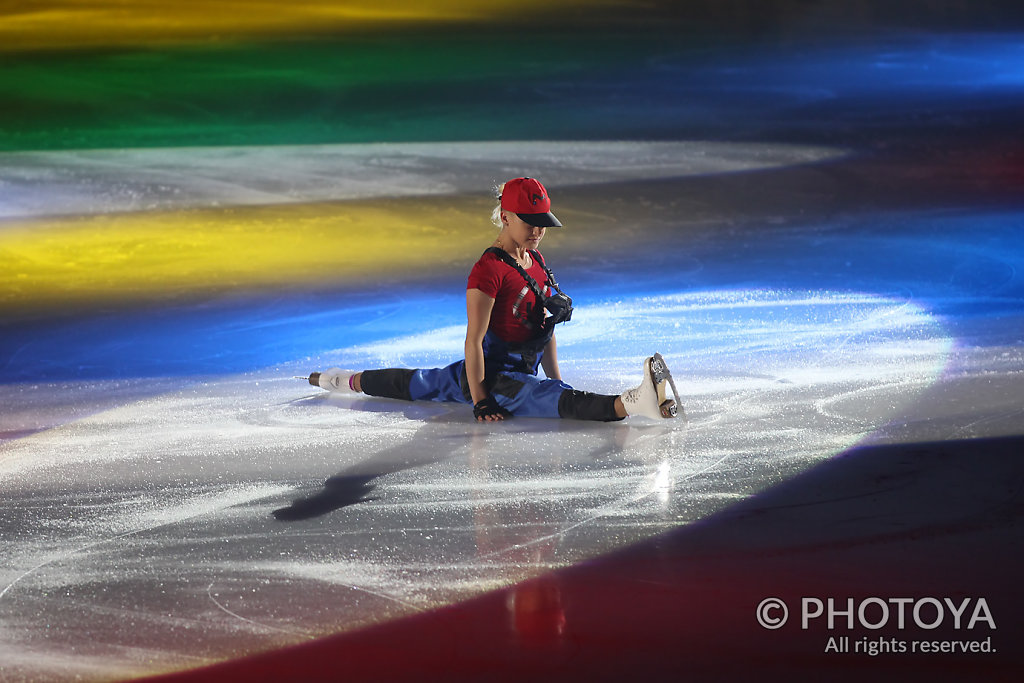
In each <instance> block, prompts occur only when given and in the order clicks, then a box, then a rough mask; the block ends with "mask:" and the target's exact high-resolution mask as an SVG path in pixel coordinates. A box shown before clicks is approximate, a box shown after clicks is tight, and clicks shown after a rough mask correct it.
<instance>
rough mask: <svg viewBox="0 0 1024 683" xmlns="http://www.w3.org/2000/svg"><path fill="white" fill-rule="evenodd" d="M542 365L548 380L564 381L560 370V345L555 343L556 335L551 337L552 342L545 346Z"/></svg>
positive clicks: (541, 360)
mask: <svg viewBox="0 0 1024 683" xmlns="http://www.w3.org/2000/svg"><path fill="white" fill-rule="evenodd" d="M540 365H541V367H542V368H544V374H545V375H547V377H548V379H562V371H561V370H559V369H558V345H557V344H556V343H555V337H554V335H552V336H551V341H549V342H548V343H547V344H545V345H544V356H543V357H542V358H541V359H540Z"/></svg>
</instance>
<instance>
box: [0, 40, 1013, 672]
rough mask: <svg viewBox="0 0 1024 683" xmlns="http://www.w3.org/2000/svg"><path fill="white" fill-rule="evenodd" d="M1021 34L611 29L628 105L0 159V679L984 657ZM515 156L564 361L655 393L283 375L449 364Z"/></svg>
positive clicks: (1003, 528) (1003, 398)
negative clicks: (424, 136) (719, 51)
mask: <svg viewBox="0 0 1024 683" xmlns="http://www.w3.org/2000/svg"><path fill="white" fill-rule="evenodd" d="M1022 35H1024V34H1022ZM1019 38H1020V35H1018V34H1007V35H1004V36H1002V37H1000V38H999V39H995V38H988V39H982V38H979V37H978V36H976V35H969V36H950V35H942V36H930V35H921V34H914V35H912V36H910V37H899V38H897V37H894V36H889V37H888V38H887V39H886V42H885V44H884V45H881V44H879V43H876V42H873V41H866V40H865V41H860V42H858V41H849V42H848V43H846V44H844V45H843V46H841V47H822V46H817V47H815V48H814V49H813V50H811V48H805V51H804V52H798V51H795V50H794V48H791V47H780V48H776V49H773V50H771V51H768V53H767V54H760V53H758V54H754V53H744V54H739V55H738V54H735V53H731V54H730V55H729V56H728V58H726V57H718V56H714V55H712V57H713V58H714V59H712V57H704V58H703V59H704V62H702V65H701V67H700V68H697V67H696V66H693V64H692V63H691V62H689V61H687V60H686V59H684V58H682V57H680V56H679V55H677V54H673V53H661V54H657V55H653V56H651V57H650V59H649V60H648V61H647V62H646V64H647V71H644V72H642V73H640V74H639V75H638V76H637V78H636V79H635V80H631V79H629V78H627V77H625V76H623V81H622V82H618V81H617V82H616V87H619V89H620V90H621V89H622V87H624V86H622V83H625V82H631V83H633V84H634V86H635V87H636V88H637V89H640V90H642V89H643V88H644V87H646V86H645V85H644V84H645V83H648V81H647V80H645V79H650V80H651V81H654V80H659V82H660V83H661V85H658V86H656V87H655V86H651V87H652V88H654V90H657V88H666V89H669V90H672V91H673V92H674V95H673V97H675V96H678V97H680V98H683V97H684V95H685V98H684V99H686V100H687V104H686V105H685V106H682V105H679V106H678V107H677V108H675V109H671V108H669V107H668V105H667V104H664V103H665V102H666V100H665V99H664V98H660V97H656V96H655V95H654V94H652V95H651V96H650V98H649V99H645V98H642V97H641V98H638V99H637V100H636V101H634V103H633V104H631V105H630V107H635V112H637V115H638V116H640V115H641V112H643V111H646V112H647V114H648V115H650V116H651V117H653V118H652V121H653V120H656V121H661V122H664V121H667V120H668V119H669V118H671V116H676V115H678V116H681V117H682V116H683V115H684V114H687V115H690V116H691V118H689V119H686V120H687V121H690V122H691V123H692V125H691V126H690V127H686V126H681V127H680V128H679V130H677V131H675V133H674V134H673V135H667V134H666V135H659V136H651V137H649V138H647V137H644V136H638V135H636V134H635V131H633V130H632V129H631V128H630V125H632V124H627V123H623V124H622V130H623V134H622V135H621V136H616V135H615V134H614V133H615V125H613V124H609V123H602V124H601V126H602V128H601V129H600V130H587V131H582V132H581V134H580V135H578V136H570V135H562V136H559V137H554V138H552V137H541V138H539V139H519V138H521V136H513V138H512V139H507V140H503V139H488V140H453V141H436V140H431V141H389V142H344V143H330V144H328V143H315V144H313V143H310V144H274V145H269V144H268V145H263V144H260V145H239V144H233V145H201V146H184V145H169V146H163V147H156V146H150V147H118V148H114V147H105V148H95V149H85V148H83V149H78V148H75V149H45V150H34V149H20V150H19V149H13V150H11V151H5V152H0V292H2V294H0V312H2V318H0V406H2V411H0V491H2V494H3V504H2V509H0V533H2V536H3V544H2V550H0V678H2V679H3V680H4V681H5V682H6V681H23V680H24V681H35V680H123V679H130V678H140V677H149V676H156V675H160V674H169V675H170V678H171V679H174V680H203V679H211V680H212V679H217V680H224V679H226V678H227V677H229V676H230V677H235V678H239V679H241V678H245V679H251V680H284V679H286V678H291V677H294V678H295V679H324V680H328V679H329V680H348V679H355V680H423V679H445V680H529V679H531V678H532V679H543V680H576V679H586V680H595V679H596V680H623V679H629V678H631V677H633V678H635V679H644V678H646V679H650V680H685V679H687V678H689V679H720V677H722V676H725V677H730V676H742V677H744V678H746V679H748V680H749V679H751V678H752V677H753V678H760V679H762V680H774V679H776V678H777V679H780V680H781V679H786V680H801V679H804V678H806V679H807V680H814V679H821V677H827V678H829V679H831V680H866V679H872V678H874V679H881V680H890V679H892V680H896V679H897V678H900V677H901V676H905V675H907V674H908V672H910V673H917V674H921V673H923V674H924V675H925V677H926V679H927V680H1014V676H1015V675H1017V674H1019V671H1020V666H1021V664H1022V660H1021V655H1020V654H1019V652H1020V643H1021V638H1022V636H1024V621H1022V619H1021V616H1020V615H1021V612H1022V610H1024V596H1022V593H1021V584H1020V581H1019V574H1020V568H1021V562H1020V560H1021V548H1022V541H1024V538H1022V533H1021V528H1022V526H1021V525H1022V522H1024V520H1022V512H1024V506H1022V498H1021V492H1022V490H1024V461H1022V460H1021V450H1022V445H1024V408H1022V397H1024V279H1022V272H1024V240H1022V239H1021V238H1022V235H1024V202H1022V198H1024V145H1022V142H1021V140H1022V138H1021V137H1020V133H1021V127H1020V122H1019V120H1018V114H1019V111H1020V109H1019V107H1020V106H1021V105H1022V104H1024V80H1022V79H1021V76H1020V74H1021V73H1022V70H1024V50H1022V49H1021V47H1020V46H1021V42H1020V40H1019ZM807 50H811V52H812V53H813V54H814V55H815V57H816V58H815V59H805V58H804V57H805V56H806V54H807V52H806V51H807ZM815 50H816V52H815ZM715 60H719V61H715ZM837 71H838V72H841V77H840V78H839V79H838V80H837V81H836V82H832V81H831V80H830V79H831V78H833V77H834V76H830V75H829V74H833V75H834V74H835V73H836V72H837ZM715 74H717V76H715ZM712 76H714V77H712ZM666 83H668V84H670V85H666ZM591 86H592V87H590V88H589V89H587V90H586V92H584V93H583V97H584V99H586V98H593V101H595V102H602V103H604V102H606V98H607V92H609V91H611V89H612V87H613V86H612V85H611V84H609V85H607V90H604V89H602V88H604V87H605V86H601V87H599V86H598V85H597V84H591ZM657 92H662V91H661V90H657ZM680 93H682V94H680ZM577 94H579V93H577ZM662 94H664V93H663V92H662ZM552 97H558V95H552ZM690 100H693V101H695V102H697V103H699V104H694V103H692V102H690ZM609 101H610V100H609ZM654 101H657V102H660V103H662V104H663V105H664V107H665V109H663V110H659V111H657V112H654V113H651V111H650V109H649V108H648V103H649V102H654ZM673 101H674V102H676V103H677V104H678V101H677V100H673ZM753 101H759V102H762V103H763V109H762V110H759V112H758V113H757V115H756V116H754V115H752V114H750V113H746V111H747V108H748V106H749V103H750V102H753ZM563 104H564V102H563ZM620 106H621V107H624V109H625V110H626V111H625V113H626V114H628V113H630V112H632V111H634V110H633V109H630V108H629V107H625V106H624V105H621V104H619V103H618V102H617V101H616V102H611V104H608V107H607V109H605V110H603V114H601V113H597V114H595V117H599V116H602V115H605V114H607V115H608V116H609V117H610V118H609V119H608V120H612V119H613V118H614V117H613V116H612V114H614V113H615V111H616V109H617V108H619V107H620ZM684 118H685V117H684ZM727 129H728V130H729V131H731V132H730V133H729V134H725V133H724V132H723V131H725V130H727ZM519 175H528V176H536V177H538V178H540V179H542V180H543V181H544V183H545V184H546V186H547V187H548V189H549V190H550V192H551V196H552V200H553V210H554V212H555V213H556V214H557V215H558V216H559V218H560V219H561V221H562V223H563V224H564V225H565V228H564V229H562V230H558V229H550V230H549V231H548V235H547V237H546V238H545V241H544V243H543V245H542V246H541V249H542V251H543V252H544V254H545V256H546V258H547V261H548V263H549V264H550V265H551V266H552V268H553V269H554V271H555V272H556V273H557V275H558V276H559V281H560V283H561V284H562V287H563V289H565V290H566V292H567V293H568V294H570V295H571V296H572V297H573V299H574V302H575V303H576V305H577V308H576V312H575V313H574V316H573V319H572V321H571V322H569V323H566V324H565V325H563V326H561V327H560V329H559V331H558V334H557V337H558V345H559V359H560V364H561V368H562V374H563V377H564V378H565V380H566V381H567V382H569V383H570V384H572V385H573V386H574V387H576V388H578V389H585V390H589V391H596V392H600V393H619V392H622V391H624V390H626V389H628V388H631V387H632V386H635V385H636V384H637V383H638V382H639V379H640V367H641V361H642V360H643V358H644V357H646V356H648V355H651V354H652V353H654V352H660V353H661V354H662V355H663V356H664V357H665V359H666V361H667V362H668V364H669V367H670V368H671V370H672V372H673V375H674V377H675V380H676V383H677V386H678V387H679V390H680V392H681V393H682V399H683V403H684V406H685V417H682V416H681V417H680V418H679V419H676V420H671V421H669V420H665V421H653V420H646V419H643V418H631V419H628V420H626V421H624V422H621V423H614V424H603V423H600V424H599V423H583V422H576V421H569V420H563V421H560V420H539V419H524V418H521V419H513V420H510V421H507V422H505V423H501V424H493V425H484V424H477V423H475V422H474V421H473V419H472V412H471V409H470V408H468V407H466V406H461V405H453V404H434V403H403V402H398V401H391V400H385V399H374V398H371V397H366V396H358V397H356V396H350V395H340V394H329V393H327V392H324V391H322V390H320V389H317V388H314V387H312V386H310V385H309V384H308V383H306V382H304V381H302V380H296V379H295V376H305V375H308V374H309V373H310V372H312V371H318V370H324V369H326V368H328V367H331V366H339V367H344V368H349V369H354V370H358V369H364V368H376V367H438V366H441V365H446V364H447V363H449V362H451V361H453V360H456V359H458V358H459V357H460V355H461V353H462V348H463V337H464V334H465V297H464V294H463V291H464V288H465V277H466V274H467V273H468V270H469V267H470V266H471V265H472V263H473V261H474V260H475V258H476V257H477V256H478V255H479V253H480V252H482V251H483V250H484V249H485V248H486V247H488V246H489V245H490V244H491V241H492V239H493V237H494V233H495V231H494V229H492V228H491V227H490V225H489V221H488V217H489V213H490V208H491V206H492V205H493V198H492V197H493V195H492V189H493V186H494V185H495V184H496V183H500V182H502V181H503V180H505V179H507V178H510V177H514V176H519ZM808 597H812V598H818V599H820V600H821V601H823V602H826V603H827V601H828V600H829V599H834V600H835V601H836V602H838V603H840V604H841V605H842V607H841V608H837V609H838V610H839V611H840V612H841V614H840V615H839V616H837V617H836V619H837V620H838V622H840V625H839V626H838V627H834V626H832V625H829V624H827V623H826V619H825V618H824V617H822V618H813V619H812V620H811V621H810V622H809V623H804V624H803V625H801V624H799V623H798V621H797V616H798V614H799V613H801V610H803V612H802V614H804V615H806V609H807V603H805V602H802V600H806V599H807V598H808ZM769 598H778V599H780V600H781V601H782V603H783V604H784V606H786V607H788V611H789V618H790V622H789V623H788V624H782V625H779V628H775V626H776V624H774V623H771V620H772V618H773V617H775V616H778V612H774V613H770V612H766V611H764V609H763V608H762V606H763V605H765V602H764V601H765V600H767V599H769ZM847 599H850V600H853V601H855V602H853V603H851V604H854V605H855V607H853V608H850V609H851V610H852V611H853V612H854V615H853V616H850V617H849V619H850V625H849V626H848V627H846V628H844V626H845V625H846V620H847V614H846V613H845V612H842V610H843V609H846V607H845V606H846V604H847V603H846V600H847ZM872 599H874V600H875V601H874V602H872ZM904 599H905V600H906V602H903V603H901V602H899V601H900V600H904ZM890 600H896V601H897V602H891V601H890ZM947 600H948V602H946V601H947ZM864 601H868V602H867V604H868V607H865V608H863V610H862V611H860V612H858V611H857V608H856V605H863V604H865V602H864ZM900 605H903V607H900V610H901V611H900V623H899V625H897V620H896V607H898V606H900ZM922 605H923V606H922ZM979 605H981V607H980V608H979ZM904 607H905V609H906V612H905V613H904V612H903V611H902V610H903V608H904ZM957 610H960V611H959V612H958V611H957ZM883 615H885V616H886V619H885V620H884V621H883V619H882V616H883ZM986 615H988V618H986ZM889 616H891V617H892V618H891V619H889V618H888V617H889ZM904 617H905V619H904ZM759 619H762V620H763V621H761V622H760V623H759V621H758V620H759ZM766 621H767V622H768V623H767V625H765V624H766ZM904 621H905V623H904ZM968 623H969V624H970V628H968ZM841 637H847V639H848V641H853V643H854V644H853V645H850V647H851V651H843V650H841V649H839V650H837V649H830V648H840V647H841V643H842V641H835V642H833V641H832V640H831V639H833V638H841ZM880 639H882V640H886V642H889V641H891V642H892V644H891V645H887V646H886V647H890V648H893V649H894V651H886V650H883V651H882V653H881V654H877V653H876V654H868V653H867V645H868V644H869V643H868V641H879V640H880ZM857 642H860V643H861V645H862V646H863V647H864V648H865V649H864V650H862V651H859V652H858V651H854V647H855V645H856V643H857ZM921 642H925V643H933V644H935V645H934V646H935V647H936V648H937V647H939V646H940V645H941V644H942V643H964V644H965V645H964V646H963V647H964V648H967V647H970V648H973V650H972V651H966V652H965V651H959V652H958V651H952V652H947V651H941V652H934V651H929V650H927V647H929V646H928V645H925V646H924V647H925V649H923V650H917V649H916V648H917V647H918V645H919V644H920V643H921ZM899 647H904V648H911V649H912V650H913V651H907V650H906V649H904V650H900V649H898V648H899ZM948 647H950V648H955V647H957V646H955V645H949V646H948ZM876 655H877V656H876ZM211 665H212V666H213V667H214V668H204V667H210V666H211Z"/></svg>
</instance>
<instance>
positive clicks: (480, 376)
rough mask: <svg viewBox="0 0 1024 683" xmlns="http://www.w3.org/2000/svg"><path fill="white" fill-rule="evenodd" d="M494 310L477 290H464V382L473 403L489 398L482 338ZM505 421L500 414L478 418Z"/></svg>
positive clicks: (488, 299) (486, 420)
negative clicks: (467, 386) (485, 379)
mask: <svg viewBox="0 0 1024 683" xmlns="http://www.w3.org/2000/svg"><path fill="white" fill-rule="evenodd" d="M492 310H494V299H493V298H492V297H490V296H488V295H487V294H485V293H484V292H482V291H480V290H479V289H467V290H466V318H467V320H468V322H467V323H466V381H467V382H468V383H469V393H470V395H471V396H472V397H473V403H474V404H476V405H479V404H480V402H481V401H485V400H487V399H488V398H490V394H488V393H487V389H486V387H484V336H485V335H486V334H487V326H488V325H489V324H490V322H491V311H492ZM503 419H505V415H504V414H503V413H502V412H498V411H495V412H493V414H489V415H486V416H480V417H478V418H477V420H479V421H481V422H493V421H496V420H503Z"/></svg>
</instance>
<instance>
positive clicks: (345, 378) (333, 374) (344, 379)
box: [302, 368, 356, 394]
mask: <svg viewBox="0 0 1024 683" xmlns="http://www.w3.org/2000/svg"><path fill="white" fill-rule="evenodd" d="M354 374H356V373H354V372H352V371H350V370H342V369H341V368H331V369H329V370H324V371H323V372H314V373H313V374H311V375H310V376H309V377H308V379H309V383H310V384H312V385H313V386H314V387H320V388H321V389H326V390H327V391H338V392H342V393H348V394H354V393H356V391H355V389H353V388H352V385H350V384H349V379H350V378H351V377H352V375H354ZM302 379H307V378H302Z"/></svg>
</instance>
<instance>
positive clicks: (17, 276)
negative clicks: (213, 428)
mask: <svg viewBox="0 0 1024 683" xmlns="http://www.w3.org/2000/svg"><path fill="white" fill-rule="evenodd" d="M490 208H491V203H490V201H489V200H487V199H486V198H485V199H482V200H481V199H479V198H474V199H453V198H447V199H446V200H440V199H436V198H432V199H427V200H424V199H422V198H421V199H417V200H405V199H403V200H392V201H380V200H377V201H375V202H344V203H329V204H299V205H296V204H289V205H278V206H269V207H242V208H224V209H202V210H199V209H196V210H187V211H174V212H153V213H133V214H105V215H100V216H84V217H71V218H62V219H56V220H54V219H50V220H46V221H42V220H37V221H30V222H23V223H21V224H18V225H10V224H8V225H6V226H3V227H2V229H0V312H5V311H6V312H13V311H19V310H20V311H26V310H32V309H36V308H47V309H51V308H55V307H56V308H59V309H61V310H65V309H73V308H75V307H78V306H83V305H90V306H96V305H100V306H102V305H104V304H106V303H112V302H120V303H131V302H152V301H157V300H166V299H177V298H181V297H189V296H192V295H195V294H201V293H208V292H218V291H229V290H241V289H258V288H264V287H279V286H292V285H298V286H304V285H317V284H324V283H327V284H331V283H339V282H341V283H345V282H355V281H359V280H364V279H366V278H368V277H370V278H373V277H376V276H378V275H388V274H395V273H398V274H399V275H400V276H401V275H405V274H408V275H415V274H416V273H424V272H430V271H433V272H445V271H446V270H447V269H448V268H456V269H459V268H461V269H465V270H466V272H467V273H468V267H469V265H470V264H472V263H473V261H474V260H475V259H476V257H478V256H479V254H480V253H482V252H483V250H484V249H485V248H486V247H487V246H489V244H490V242H491V240H492V239H493V237H494V234H496V232H497V229H496V228H493V227H492V226H490V224H489V222H488V220H487V218H488V215H489V212H490Z"/></svg>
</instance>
